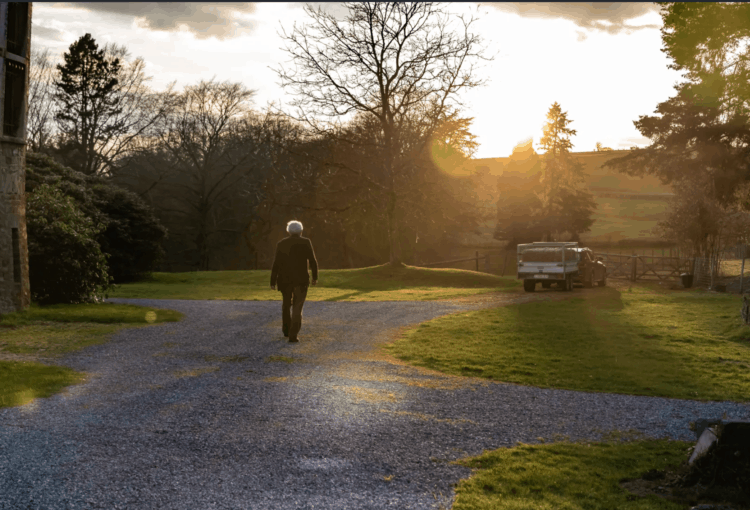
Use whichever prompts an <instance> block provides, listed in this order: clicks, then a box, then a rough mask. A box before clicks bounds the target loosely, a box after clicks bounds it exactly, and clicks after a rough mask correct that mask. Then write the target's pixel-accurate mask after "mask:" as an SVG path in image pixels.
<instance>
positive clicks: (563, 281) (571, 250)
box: [517, 242, 579, 292]
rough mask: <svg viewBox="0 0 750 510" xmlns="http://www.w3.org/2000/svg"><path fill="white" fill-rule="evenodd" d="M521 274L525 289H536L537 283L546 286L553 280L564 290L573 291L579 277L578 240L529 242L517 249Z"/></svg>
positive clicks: (519, 274) (519, 272)
mask: <svg viewBox="0 0 750 510" xmlns="http://www.w3.org/2000/svg"><path fill="white" fill-rule="evenodd" d="M517 250H518V251H517V255H518V257H517V262H518V276H517V278H518V279H519V280H523V290H525V291H526V292H534V290H535V288H536V284H537V282H542V286H543V287H545V288H547V287H550V286H551V285H552V284H553V283H555V284H557V286H558V287H562V289H563V290H566V291H571V290H573V279H574V278H576V277H578V262H579V251H578V243H575V242H570V243H528V244H519V245H518V248H517Z"/></svg>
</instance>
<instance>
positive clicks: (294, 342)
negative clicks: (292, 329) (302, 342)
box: [289, 338, 299, 344]
mask: <svg viewBox="0 0 750 510" xmlns="http://www.w3.org/2000/svg"><path fill="white" fill-rule="evenodd" d="M297 342H299V338H290V339H289V343H290V344H296V343H297Z"/></svg>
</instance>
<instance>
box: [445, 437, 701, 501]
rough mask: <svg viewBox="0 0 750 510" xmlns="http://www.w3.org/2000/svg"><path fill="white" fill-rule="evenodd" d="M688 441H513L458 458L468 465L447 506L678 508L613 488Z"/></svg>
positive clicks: (671, 460) (679, 455) (679, 451)
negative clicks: (468, 472)
mask: <svg viewBox="0 0 750 510" xmlns="http://www.w3.org/2000/svg"><path fill="white" fill-rule="evenodd" d="M689 446H690V444H689V443H684V442H679V441H666V440H658V441H635V442H628V443H620V442H604V443H590V444H585V443H554V444H549V445H533V446H532V445H519V446H516V447H515V448H501V449H499V450H494V451H491V452H486V453H484V454H483V455H480V456H478V457H473V458H470V459H464V460H461V461H458V463H459V464H462V465H465V466H467V467H471V468H474V469H475V471H474V473H473V474H472V476H471V478H468V479H466V480H461V482H459V484H458V487H457V488H456V500H455V502H454V504H453V510H506V509H507V510H510V509H513V510H525V509H535V510H537V509H539V510H546V509H549V510H552V509H555V510H582V509H591V510H598V509H604V508H612V509H627V510H636V509H638V510H647V509H648V510H650V509H654V510H655V509H661V510H671V509H673V510H678V509H683V508H685V506H684V505H680V504H677V503H671V502H669V501H666V500H663V499H660V498H658V497H656V496H648V497H645V498H640V497H635V496H633V495H631V494H630V493H628V492H627V491H626V490H625V489H623V488H621V487H620V486H619V483H618V482H619V481H620V480H621V479H623V478H639V477H640V476H642V475H643V474H644V473H646V472H647V471H650V470H652V469H657V470H663V469H665V468H667V467H669V466H673V465H677V464H679V463H680V462H681V461H683V460H685V459H686V458H687V456H688V451H687V449H688V447H689Z"/></svg>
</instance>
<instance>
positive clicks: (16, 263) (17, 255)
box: [10, 228, 21, 283]
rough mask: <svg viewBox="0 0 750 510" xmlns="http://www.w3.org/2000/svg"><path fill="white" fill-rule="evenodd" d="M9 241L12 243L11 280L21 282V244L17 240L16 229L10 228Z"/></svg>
mask: <svg viewBox="0 0 750 510" xmlns="http://www.w3.org/2000/svg"><path fill="white" fill-rule="evenodd" d="M10 237H11V242H12V244H13V281H14V282H16V283H21V245H20V244H19V241H18V229H17V228H12V229H10Z"/></svg>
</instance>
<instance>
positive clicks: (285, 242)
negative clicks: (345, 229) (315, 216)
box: [271, 221, 318, 342]
mask: <svg viewBox="0 0 750 510" xmlns="http://www.w3.org/2000/svg"><path fill="white" fill-rule="evenodd" d="M286 231H287V232H288V233H289V237H287V238H286V239H282V240H281V241H279V243H278V244H277V245H276V255H275V256H274V258H273V268H272V269H271V289H273V290H276V288H277V287H278V289H279V292H281V296H282V302H281V319H282V326H281V329H282V330H283V332H284V336H288V337H289V341H290V342H297V341H298V339H297V334H298V333H299V330H300V328H301V327H302V306H303V305H304V304H305V298H306V297H307V287H308V285H310V275H309V274H308V272H307V263H308V262H310V269H311V270H312V284H313V285H315V284H316V283H318V261H317V260H315V252H314V251H313V247H312V243H311V242H310V240H309V239H307V238H306V237H302V223H300V222H299V221H290V222H289V223H287V224H286Z"/></svg>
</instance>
